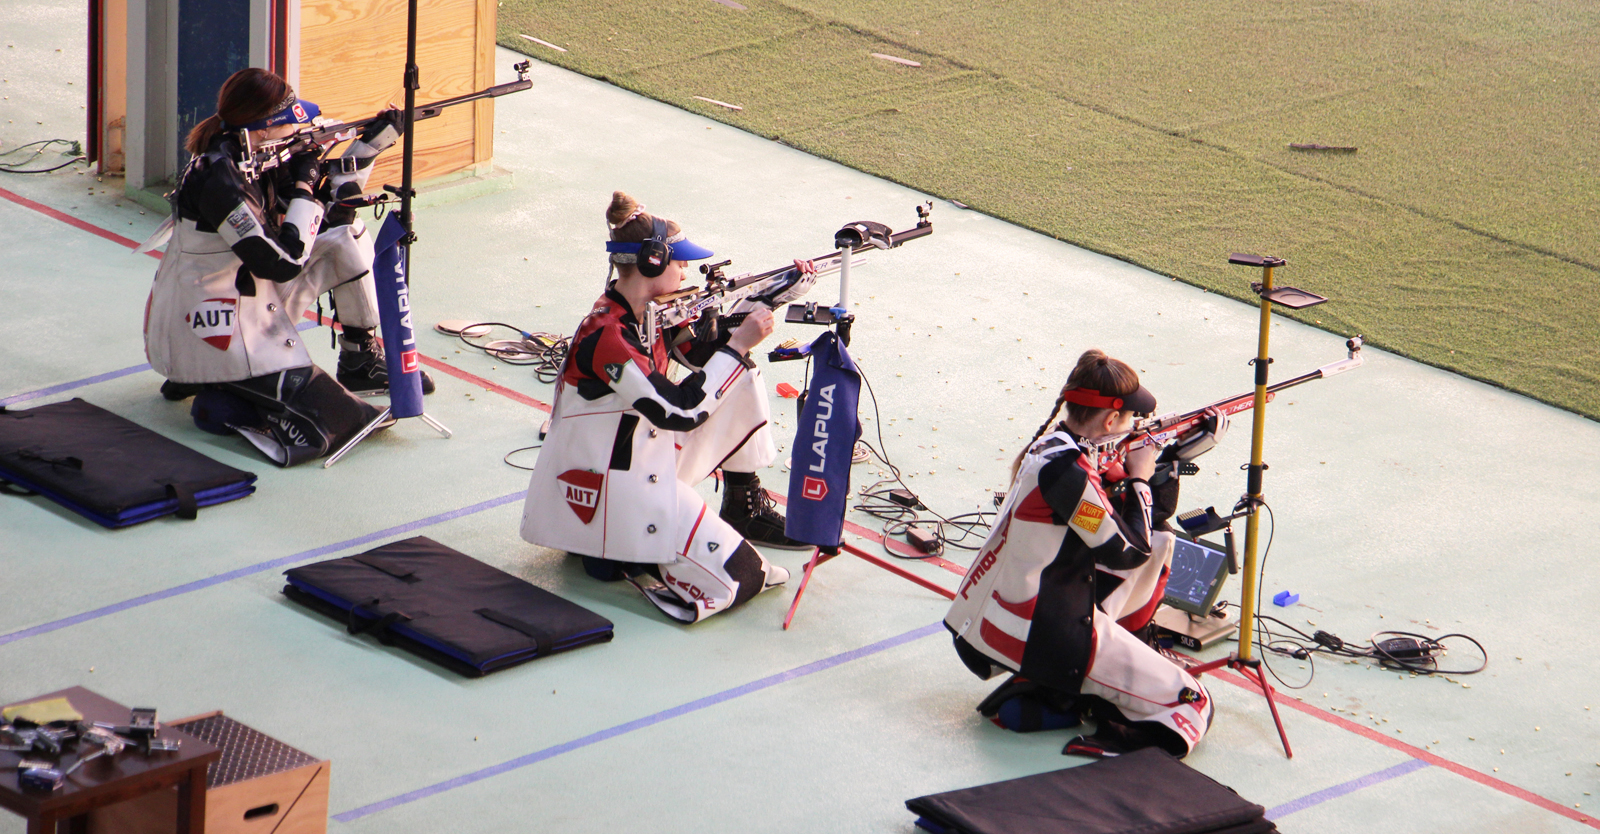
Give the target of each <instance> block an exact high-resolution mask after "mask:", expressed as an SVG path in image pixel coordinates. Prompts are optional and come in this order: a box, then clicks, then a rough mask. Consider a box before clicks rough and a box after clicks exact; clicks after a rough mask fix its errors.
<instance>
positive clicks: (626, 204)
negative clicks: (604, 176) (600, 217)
mask: <svg viewBox="0 0 1600 834" xmlns="http://www.w3.org/2000/svg"><path fill="white" fill-rule="evenodd" d="M638 210H639V201H638V200H635V199H633V198H632V197H630V196H628V194H627V192H623V191H613V192H611V205H610V206H608V207H607V208H606V223H607V224H608V225H610V226H611V228H613V229H615V228H616V227H617V226H619V225H621V224H622V223H623V222H625V221H626V220H627V219H628V217H629V216H630V215H632V214H633V213H634V212H635V211H638Z"/></svg>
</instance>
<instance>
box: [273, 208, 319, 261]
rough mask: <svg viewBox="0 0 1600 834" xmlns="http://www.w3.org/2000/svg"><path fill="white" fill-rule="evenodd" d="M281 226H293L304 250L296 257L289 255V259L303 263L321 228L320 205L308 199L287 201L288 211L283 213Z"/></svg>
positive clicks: (292, 254)
mask: <svg viewBox="0 0 1600 834" xmlns="http://www.w3.org/2000/svg"><path fill="white" fill-rule="evenodd" d="M283 225H284V226H293V227H294V229H295V231H296V232H298V233H299V235H300V245H301V246H302V247H304V248H302V249H301V250H300V253H299V254H298V255H295V254H294V253H290V255H291V257H293V258H294V260H295V261H297V262H299V263H305V260H306V256H307V255H309V254H310V253H311V244H312V243H314V242H316V239H317V229H319V228H321V226H322V204H321V203H319V202H317V201H316V200H313V199H311V198H310V197H296V198H294V199H293V200H290V201H289V210H288V211H286V212H284V215H283Z"/></svg>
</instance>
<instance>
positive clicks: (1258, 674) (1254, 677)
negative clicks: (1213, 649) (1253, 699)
mask: <svg viewBox="0 0 1600 834" xmlns="http://www.w3.org/2000/svg"><path fill="white" fill-rule="evenodd" d="M1234 668H1235V669H1237V670H1238V671H1240V672H1242V673H1244V676H1245V677H1246V678H1247V679H1249V680H1251V681H1253V682H1254V683H1255V684H1257V685H1258V686H1260V687H1261V694H1262V695H1264V696H1265V697H1266V699H1267V709H1269V710H1271V711H1272V723H1273V724H1276V725H1277V727H1278V740H1279V741H1281V742H1283V757H1284V758H1285V759H1292V758H1294V751H1293V750H1291V749H1289V734H1288V733H1286V732H1284V730H1283V719H1282V718H1281V717H1279V716H1278V702H1277V701H1275V700H1273V698H1272V684H1270V683H1267V675H1266V673H1265V672H1263V671H1262V670H1261V667H1260V666H1258V665H1255V664H1248V665H1247V664H1245V663H1243V662H1240V663H1237V664H1235V665H1234Z"/></svg>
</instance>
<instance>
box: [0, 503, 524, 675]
mask: <svg viewBox="0 0 1600 834" xmlns="http://www.w3.org/2000/svg"><path fill="white" fill-rule="evenodd" d="M527 494H528V491H527V490H518V491H516V492H513V493H511V494H509V495H502V496H500V497H499V498H490V499H489V500H487V501H480V502H478V503H476V504H473V505H471V506H467V507H462V508H460V509H458V510H450V511H448V512H443V513H439V514H438V515H430V516H428V517H427V518H424V519H420V520H418V521H411V522H407V523H405V524H400V525H396V526H394V527H388V528H385V529H383V530H379V531H377V532H376V533H368V534H366V535H364V536H357V537H355V538H353V539H345V540H344V541H342V542H336V543H334V544H330V545H324V546H322V547H318V548H314V549H312V550H303V551H301V552H299V553H296V554H293V555H291V556H284V557H282V558H280V559H273V560H271V561H267V562H260V563H257V564H254V565H250V566H248V567H243V568H238V569H236V570H230V571H228V572H226V573H219V574H217V575H215V576H208V577H206V578H205V579H197V580H195V581H193V582H189V583H186V584H183V585H178V586H175V587H172V588H168V589H166V590H164V591H155V592H153V593H148V594H145V595H144V596H139V597H134V598H133V599H128V600H123V601H122V602H118V603H113V604H111V605H107V606H104V607H102V608H96V609H94V610H93V611H85V612H83V613H82V614H74V615H72V616H71V617H65V618H63V619H59V620H54V621H51V622H48V623H43V624H41V625H36V626H32V627H30V628H25V629H22V630H21V631H13V632H11V633H10V634H5V635H0V646H5V645H7V644H9V643H15V642H17V641H18V640H26V639H28V638H29V637H37V636H39V635H41V634H49V633H50V632H52V631H56V630H59V629H63V628H66V627H67V626H75V625H77V624H79V623H86V622H89V621H90V620H98V619H100V618H101V617H106V616H109V615H111V614H116V613H118V612H121V611H127V610H128V609H130V608H138V607H139V606H141V605H148V604H150V603H152V602H159V601H161V600H164V599H170V598H172V597H175V596H181V595H183V594H187V593H190V592H193V591H199V590H203V589H205V588H209V587H211V586H212V585H220V584H222V583H224V582H232V581H233V580H235V579H239V578H241V577H245V576H250V575H251V574H256V573H260V572H262V571H267V570H272V569H273V568H281V567H286V566H288V565H292V564H294V563H295V562H304V561H306V560H307V559H315V558H317V557H319V556H326V555H328V554H330V553H337V552H339V551H341V550H347V549H349V548H352V547H356V546H358V545H363V544H367V543H369V542H374V541H377V540H378V539H383V538H388V537H389V536H393V535H397V534H399V533H409V532H411V531H413V530H420V529H422V528H423V527H431V526H433V525H435V524H438V523H440V522H444V521H450V520H451V519H456V518H461V517H462V516H468V515H472V514H474V513H480V512H483V511H484V510H489V509H493V508H495V507H499V506H501V505H504V504H509V503H511V502H513V501H521V500H522V499H523V497H524V496H526V495H527Z"/></svg>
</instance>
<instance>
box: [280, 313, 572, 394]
mask: <svg viewBox="0 0 1600 834" xmlns="http://www.w3.org/2000/svg"><path fill="white" fill-rule="evenodd" d="M305 317H306V318H307V319H309V320H311V321H314V322H317V323H318V324H322V325H326V326H328V327H332V328H335V329H337V328H338V326H339V325H338V324H336V323H335V322H334V320H333V319H330V318H328V317H327V316H323V317H322V318H320V319H319V318H317V314H316V313H314V312H312V311H310V310H307V311H306V313H305ZM417 359H418V360H419V361H421V362H422V364H424V365H427V366H428V367H430V368H432V369H434V370H436V371H440V372H442V373H447V374H449V375H451V376H453V377H455V378H456V379H460V380H465V381H467V382H470V383H472V384H473V385H478V386H481V387H482V388H483V389H484V390H485V391H493V392H494V393H496V394H499V395H500V396H502V397H505V398H506V399H509V400H512V401H515V402H519V403H522V404H523V405H525V406H528V407H530V408H537V409H539V410H540V411H543V412H545V413H546V414H548V413H550V406H548V405H546V404H544V403H543V402H541V401H539V400H536V399H534V398H533V397H530V396H528V395H527V394H524V393H522V392H521V391H513V390H511V389H510V388H507V387H505V386H504V385H500V384H499V383H495V382H490V381H489V380H487V379H484V378H483V377H481V376H478V375H477V374H474V373H470V372H468V371H463V370H461V369H460V368H457V367H456V366H454V365H451V364H450V363H448V362H441V361H439V360H437V359H434V358H432V357H430V356H428V355H426V354H424V353H423V352H422V351H420V350H419V351H417Z"/></svg>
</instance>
